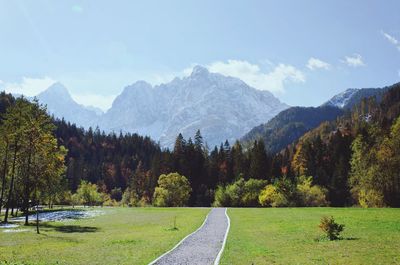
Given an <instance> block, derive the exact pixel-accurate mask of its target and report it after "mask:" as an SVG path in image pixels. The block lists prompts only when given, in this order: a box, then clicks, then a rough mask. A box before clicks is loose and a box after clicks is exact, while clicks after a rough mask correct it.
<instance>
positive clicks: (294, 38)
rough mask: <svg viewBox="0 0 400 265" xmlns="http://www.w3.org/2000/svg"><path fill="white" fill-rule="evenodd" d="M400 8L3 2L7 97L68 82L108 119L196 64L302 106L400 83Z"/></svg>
mask: <svg viewBox="0 0 400 265" xmlns="http://www.w3.org/2000/svg"><path fill="white" fill-rule="evenodd" d="M399 11H400V1H390V0H387V1H365V0H363V1H361V0H359V1H356V0H354V1H347V0H346V1H338V0H336V1H317V0H315V1H253V0H249V1H233V0H226V1H224V0H220V1H213V0H202V1H191V0H186V1H184V0H181V1H178V0H176V1H174V0H171V1H161V0H160V1H148V0H147V1H99V0H96V1H53V0H48V1H43V0H30V1H20V0H15V1H7V0H0V37H1V39H0V40H1V41H0V62H1V63H0V89H5V90H7V91H10V92H15V93H24V94H27V95H30V96H31V95H34V94H36V93H38V92H40V91H41V90H44V89H45V88H46V87H47V86H48V85H49V84H51V83H52V82H55V81H60V82H62V83H63V84H65V85H66V86H67V88H68V89H69V90H70V92H71V94H72V95H73V97H74V98H75V99H76V100H77V101H79V102H80V103H82V104H86V105H95V106H98V107H101V108H103V109H107V108H108V107H109V106H110V105H111V102H112V99H113V98H114V97H115V96H116V95H117V94H119V93H120V92H121V91H122V90H123V88H124V87H125V86H126V85H129V84H131V83H134V82H135V81H137V80H141V79H143V80H146V81H148V82H150V83H153V84H158V83H161V82H167V81H169V80H171V79H172V78H173V77H174V76H180V77H182V76H184V75H186V74H187V73H188V72H190V69H191V67H193V65H195V64H201V65H204V66H207V67H208V68H209V69H210V71H213V72H219V73H222V74H226V75H233V76H237V77H239V78H242V79H243V80H244V81H246V82H248V83H249V84H250V85H252V86H254V87H256V88H257V89H266V90H270V91H271V92H273V93H274V95H276V96H277V97H278V98H280V99H281V100H282V101H284V102H285V103H288V104H290V105H302V106H315V105H319V104H321V103H322V102H324V101H326V100H327V99H328V98H330V97H331V96H333V95H334V94H337V93H338V92H341V91H343V90H344V89H346V88H349V87H380V86H385V85H390V84H393V83H395V82H398V81H399V80H400V16H399Z"/></svg>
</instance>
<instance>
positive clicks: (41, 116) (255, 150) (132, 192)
mask: <svg viewBox="0 0 400 265" xmlns="http://www.w3.org/2000/svg"><path fill="white" fill-rule="evenodd" d="M46 112H47V111H46V107H45V106H42V105H41V104H39V103H38V102H37V101H33V102H29V101H27V100H26V99H24V98H17V99H15V98H14V97H12V96H11V95H9V94H6V93H4V92H3V93H1V94H0V115H1V116H0V117H1V119H0V134H1V137H0V162H1V165H0V169H1V170H0V172H1V176H0V178H1V180H0V185H1V194H0V195H1V197H0V202H1V203H0V207H2V208H6V213H5V217H4V221H7V218H8V216H9V215H10V214H11V215H15V214H16V211H18V210H22V211H23V212H24V213H26V215H27V214H28V211H29V208H30V207H32V206H34V205H36V204H47V205H48V206H50V207H51V206H52V205H54V204H69V205H74V204H88V205H94V204H96V205H129V206H146V205H152V204H154V205H159V206H182V205H188V206H210V205H215V206H238V207H250V206H251V207H260V206H266V207H271V206H272V207H285V206H350V205H360V206H362V207H385V206H389V207H399V206H400V176H399V174H398V168H399V167H400V151H399V150H400V119H399V118H398V117H399V114H400V85H395V86H393V87H392V88H391V89H390V90H388V91H387V92H385V94H384V96H383V97H382V98H381V99H379V100H377V99H376V98H374V97H370V98H364V99H362V100H361V102H359V104H357V105H355V107H354V108H353V109H352V110H349V111H346V112H345V113H344V114H343V115H341V116H339V117H337V118H336V119H335V120H333V121H329V122H322V123H321V124H320V125H319V126H318V127H317V128H315V129H313V130H311V131H309V132H307V133H305V134H304V135H303V136H302V137H300V139H299V140H297V141H296V142H294V143H292V144H290V145H288V146H287V147H286V148H284V149H283V150H281V151H279V152H276V153H271V152H267V149H266V146H265V143H264V141H263V140H262V139H260V140H256V141H254V142H253V143H252V144H251V145H242V144H241V142H239V141H237V142H235V143H233V145H231V144H230V143H229V142H228V141H225V142H224V143H221V145H220V146H215V147H213V148H209V147H208V146H207V144H206V143H205V142H204V140H203V138H202V136H201V132H200V130H199V131H197V133H196V134H195V135H194V136H193V138H189V139H184V137H183V136H182V135H181V134H179V135H178V136H177V138H176V141H175V145H174V148H173V149H172V150H169V149H163V148H161V147H160V146H159V145H158V143H156V142H154V141H153V140H151V139H150V138H149V137H144V136H139V135H137V134H129V133H128V134H123V133H119V134H116V133H108V134H107V133H105V132H103V131H101V130H100V129H99V128H95V129H91V128H90V129H88V130H85V129H83V128H78V127H77V126H75V125H74V124H70V123H68V122H66V121H64V120H57V119H55V118H54V117H51V116H49V115H48V114H47V113H46ZM171 173H177V174H175V175H174V174H171ZM160 176H161V177H160ZM169 188H171V189H172V191H174V192H171V190H169V193H168V192H167V191H168V189H169ZM172 193H175V194H182V196H183V197H181V198H179V199H176V198H175V197H176V196H175V197H174V198H175V199H176V201H174V200H175V199H174V198H173V197H169V198H167V197H168V196H172V195H171V194H172ZM168 194H169V195H168ZM160 198H161V200H160ZM182 198H183V200H182Z"/></svg>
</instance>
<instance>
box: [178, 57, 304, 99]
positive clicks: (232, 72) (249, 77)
mask: <svg viewBox="0 0 400 265" xmlns="http://www.w3.org/2000/svg"><path fill="white" fill-rule="evenodd" d="M207 68H208V70H209V71H210V72H214V73H220V74H223V75H226V76H233V77H237V78H240V79H241V80H243V81H244V82H246V83H247V84H249V85H250V86H252V87H254V88H257V89H260V90H269V91H271V92H284V91H285V83H287V82H294V83H303V82H305V81H306V78H305V75H304V74H303V72H302V71H300V70H298V69H297V68H295V67H294V66H292V65H286V64H282V63H281V64H278V65H277V66H275V68H274V69H273V70H272V71H270V72H265V73H264V72H262V71H261V69H260V67H259V66H258V65H256V64H251V63H249V62H247V61H240V60H228V61H227V62H221V61H217V62H213V63H211V64H210V65H208V66H207ZM185 72H186V73H187V72H189V69H185Z"/></svg>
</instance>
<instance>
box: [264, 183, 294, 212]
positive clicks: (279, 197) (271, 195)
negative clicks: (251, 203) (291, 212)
mask: <svg viewBox="0 0 400 265" xmlns="http://www.w3.org/2000/svg"><path fill="white" fill-rule="evenodd" d="M258 200H259V202H260V204H261V205H262V206H271V207H284V206H287V205H288V200H287V199H286V197H285V195H284V194H282V193H281V192H279V191H278V188H276V187H275V186H274V185H267V186H266V187H265V188H264V189H263V190H262V191H261V193H260V195H259V197H258Z"/></svg>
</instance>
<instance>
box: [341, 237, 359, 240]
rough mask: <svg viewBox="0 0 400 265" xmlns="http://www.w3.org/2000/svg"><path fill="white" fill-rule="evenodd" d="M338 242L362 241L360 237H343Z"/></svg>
mask: <svg viewBox="0 0 400 265" xmlns="http://www.w3.org/2000/svg"><path fill="white" fill-rule="evenodd" d="M338 240H360V238H359V237H343V238H339V239H338Z"/></svg>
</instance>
